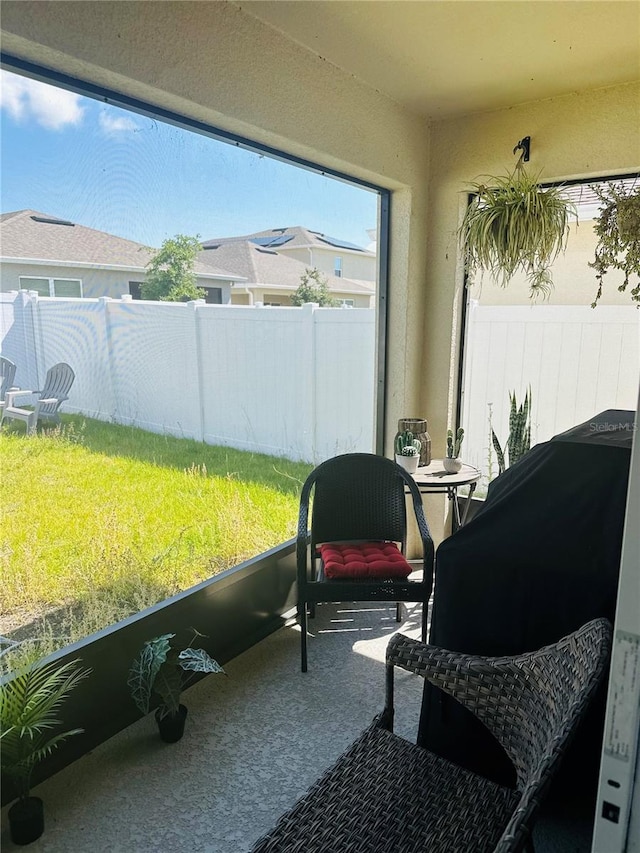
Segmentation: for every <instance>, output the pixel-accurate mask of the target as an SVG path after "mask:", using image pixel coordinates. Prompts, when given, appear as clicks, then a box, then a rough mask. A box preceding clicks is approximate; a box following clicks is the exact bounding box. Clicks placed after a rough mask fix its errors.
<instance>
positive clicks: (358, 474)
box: [296, 453, 434, 672]
mask: <svg viewBox="0 0 640 853" xmlns="http://www.w3.org/2000/svg"><path fill="white" fill-rule="evenodd" d="M312 493H313V507H312V512H311V529H310V530H309V506H310V502H311V496H312ZM407 493H408V495H409V496H410V498H411V503H412V506H413V511H414V515H415V519H416V524H417V527H418V533H419V536H420V540H421V543H422V561H421V562H422V577H421V579H419V580H417V579H411V577H409V578H407V579H404V578H402V579H398V578H393V579H389V580H386V579H381V578H363V579H359V578H354V579H331V578H327V577H325V575H324V571H323V566H322V561H321V560H320V558H319V556H318V555H317V550H316V549H317V546H318V545H319V544H321V543H325V542H366V541H389V542H396V543H398V544H399V546H400V550H401V551H402V552H403V553H404V552H405V550H406V539H407V509H406V505H407ZM296 557H297V580H298V622H299V625H300V633H301V657H302V671H303V672H306V671H307V627H308V626H307V607H309V608H310V610H311V615H313V614H314V610H315V605H316V604H318V603H320V602H323V601H325V602H326V601H394V602H397V608H396V618H397V619H398V621H399V620H400V612H399V608H400V602H402V601H405V602H421V603H422V639H423V640H426V631H427V608H428V602H429V598H430V596H431V590H432V586H433V563H434V547H433V541H432V539H431V534H430V532H429V527H428V525H427V521H426V518H425V515H424V509H423V506H422V497H421V495H420V492H419V490H418V487H417V485H416V483H415V481H414V479H413V477H411V475H410V474H408V473H407V472H406V471H405V470H404V469H403V468H401V467H400V466H399V465H396V463H395V462H394V461H392V460H391V459H386V458H384V457H382V456H376V455H375V454H372V453H347V454H344V455H342V456H336V457H334V458H332V459H328V460H327V461H326V462H323V463H322V464H320V465H319V466H318V467H317V468H315V469H314V470H313V471H312V472H311V474H310V475H309V477H308V478H307V480H306V481H305V483H304V486H303V488H302V493H301V496H300V513H299V517H298V536H297V545H296Z"/></svg>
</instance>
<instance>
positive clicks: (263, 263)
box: [198, 240, 375, 295]
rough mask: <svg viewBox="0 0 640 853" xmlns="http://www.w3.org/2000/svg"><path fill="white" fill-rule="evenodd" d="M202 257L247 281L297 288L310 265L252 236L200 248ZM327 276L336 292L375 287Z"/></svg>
mask: <svg viewBox="0 0 640 853" xmlns="http://www.w3.org/2000/svg"><path fill="white" fill-rule="evenodd" d="M214 245H216V244H214ZM198 259H199V261H200V262H201V263H202V264H209V263H211V264H215V265H216V266H218V265H219V266H224V267H225V268H228V269H232V270H234V272H235V273H236V274H237V275H241V276H243V277H245V278H246V279H247V284H253V285H260V286H263V285H266V286H271V287H278V286H280V287H282V286H285V287H289V288H292V289H294V290H295V289H296V288H297V287H298V285H299V284H300V276H301V275H302V274H303V273H304V271H305V269H306V268H307V265H306V264H303V263H302V262H301V261H296V260H295V259H294V258H289V257H287V256H286V255H281V254H279V252H277V251H276V250H274V249H268V248H265V247H263V246H257V245H255V243H252V242H250V241H249V240H230V241H228V242H225V243H220V244H217V248H210V249H206V250H204V251H202V252H200V255H199V256H198ZM326 279H327V282H328V285H329V290H330V291H334V292H337V291H340V292H341V293H354V294H358V293H361V294H367V295H371V294H373V293H374V290H375V287H374V283H373V282H361V281H355V280H353V279H349V278H337V277H336V276H333V275H327V276H326Z"/></svg>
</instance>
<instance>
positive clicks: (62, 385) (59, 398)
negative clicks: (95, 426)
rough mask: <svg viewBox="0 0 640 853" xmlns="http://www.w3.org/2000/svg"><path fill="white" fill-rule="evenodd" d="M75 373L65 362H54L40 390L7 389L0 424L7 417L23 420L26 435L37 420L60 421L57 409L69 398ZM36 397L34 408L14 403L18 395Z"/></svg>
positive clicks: (33, 427) (32, 430) (30, 432)
mask: <svg viewBox="0 0 640 853" xmlns="http://www.w3.org/2000/svg"><path fill="white" fill-rule="evenodd" d="M75 378H76V377H75V373H74V372H73V370H72V369H71V368H70V367H69V365H68V364H65V362H60V363H59V364H54V365H53V367H50V368H49V370H48V371H47V375H46V377H45V380H44V387H43V388H42V390H40V391H28V390H26V389H25V390H22V391H18V390H14V391H7V394H6V399H5V404H4V406H3V407H2V411H1V412H0V424H1V423H2V422H3V421H4V420H7V419H13V420H18V421H24V422H25V423H26V425H27V435H31V434H32V433H34V432H35V430H36V425H37V423H38V421H39V420H47V421H52V422H53V423H56V424H59V423H60V415H59V414H58V409H59V408H60V405H61V404H62V403H64V401H65V400H68V399H69V389H70V388H71V386H72V385H73V380H74V379H75ZM28 396H33V397H36V398H37V400H36V401H35V404H34V408H32V409H31V408H29V409H26V408H21V407H20V406H18V405H16V400H17V399H18V397H28Z"/></svg>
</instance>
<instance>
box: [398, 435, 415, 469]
mask: <svg viewBox="0 0 640 853" xmlns="http://www.w3.org/2000/svg"><path fill="white" fill-rule="evenodd" d="M420 448H421V444H420V441H419V440H418V439H417V438H414V436H413V433H412V432H411V431H410V430H405V431H404V432H400V433H398V435H397V436H396V442H395V451H396V463H397V464H398V465H400V466H401V467H402V468H404V470H405V471H407V472H408V473H409V474H415V472H416V471H417V470H418V462H419V461H420Z"/></svg>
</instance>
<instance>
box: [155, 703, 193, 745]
mask: <svg viewBox="0 0 640 853" xmlns="http://www.w3.org/2000/svg"><path fill="white" fill-rule="evenodd" d="M187 711H188V709H187V706H186V705H179V706H178V712H177V713H176V714H167V716H166V717H161V716H160V709H159V708H158V709H157V710H156V722H157V724H158V731H159V732H160V739H161V740H163V741H164V742H165V743H177V741H179V740H180V738H181V737H182V735H183V734H184V722H185V720H186V719H187Z"/></svg>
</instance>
